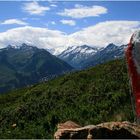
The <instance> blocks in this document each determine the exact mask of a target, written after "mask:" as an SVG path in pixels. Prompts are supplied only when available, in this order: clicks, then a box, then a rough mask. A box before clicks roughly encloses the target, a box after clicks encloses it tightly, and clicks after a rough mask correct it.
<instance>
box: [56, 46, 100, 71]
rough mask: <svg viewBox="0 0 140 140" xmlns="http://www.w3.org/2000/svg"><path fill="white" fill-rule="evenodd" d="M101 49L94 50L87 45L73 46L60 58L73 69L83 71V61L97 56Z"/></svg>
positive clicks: (60, 55)
mask: <svg viewBox="0 0 140 140" xmlns="http://www.w3.org/2000/svg"><path fill="white" fill-rule="evenodd" d="M98 51H99V48H93V47H90V46H87V45H82V46H72V47H69V48H67V49H66V50H64V51H63V52H62V53H61V54H59V55H58V57H59V58H60V59H62V60H64V61H66V62H67V63H69V64H70V65H72V66H73V67H75V68H77V69H81V68H82V67H83V65H82V63H83V61H84V62H86V60H88V59H89V58H90V57H92V56H93V55H95V54H96V53H97V52H98Z"/></svg>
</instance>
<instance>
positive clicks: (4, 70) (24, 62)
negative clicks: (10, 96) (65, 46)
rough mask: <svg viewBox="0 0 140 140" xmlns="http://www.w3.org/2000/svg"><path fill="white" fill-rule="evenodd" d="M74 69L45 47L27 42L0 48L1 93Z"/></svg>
mask: <svg viewBox="0 0 140 140" xmlns="http://www.w3.org/2000/svg"><path fill="white" fill-rule="evenodd" d="M72 69H73V68H72V67H71V66H70V65H68V64H67V63H66V62H64V61H62V60H60V59H59V58H57V57H55V56H53V55H51V54H50V53H49V52H47V51H46V50H44V49H38V48H37V47H35V46H29V45H27V44H22V45H21V46H11V45H9V46H8V47H6V48H3V49H0V93H2V92H6V91H9V90H11V89H15V88H20V87H25V86H28V85H31V84H35V83H38V82H40V81H42V80H48V79H51V78H52V77H55V76H57V75H60V74H63V73H65V72H69V71H71V70H72Z"/></svg>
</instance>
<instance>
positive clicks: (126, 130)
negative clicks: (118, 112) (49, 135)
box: [54, 121, 140, 139]
mask: <svg viewBox="0 0 140 140" xmlns="http://www.w3.org/2000/svg"><path fill="white" fill-rule="evenodd" d="M54 138H55V139H138V138H140V125H137V124H135V123H130V122H106V123H101V124H98V125H88V126H85V127H81V126H79V125H78V124H76V123H74V122H72V121H67V122H65V123H61V124H58V130H57V131H56V133H55V134H54Z"/></svg>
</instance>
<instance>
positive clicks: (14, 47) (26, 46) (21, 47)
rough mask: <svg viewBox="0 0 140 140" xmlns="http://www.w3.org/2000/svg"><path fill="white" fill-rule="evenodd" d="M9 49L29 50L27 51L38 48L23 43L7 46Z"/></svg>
mask: <svg viewBox="0 0 140 140" xmlns="http://www.w3.org/2000/svg"><path fill="white" fill-rule="evenodd" d="M7 48H8V49H22V50H25V49H26V50H27V49H33V48H37V47H36V46H33V45H29V44H26V43H22V44H20V45H11V44H9V45H8V46H7Z"/></svg>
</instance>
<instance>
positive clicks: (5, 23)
mask: <svg viewBox="0 0 140 140" xmlns="http://www.w3.org/2000/svg"><path fill="white" fill-rule="evenodd" d="M0 24H4V25H7V24H18V25H28V23H26V22H24V21H22V20H19V19H7V20H5V21H3V22H1V23H0Z"/></svg>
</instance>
